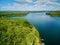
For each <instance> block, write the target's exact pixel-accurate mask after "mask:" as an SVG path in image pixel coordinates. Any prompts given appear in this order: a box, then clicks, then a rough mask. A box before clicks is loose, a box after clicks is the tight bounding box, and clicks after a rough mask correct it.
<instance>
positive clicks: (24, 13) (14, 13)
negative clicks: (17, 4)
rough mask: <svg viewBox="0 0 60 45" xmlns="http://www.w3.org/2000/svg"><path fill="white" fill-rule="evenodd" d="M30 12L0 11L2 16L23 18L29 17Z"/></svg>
mask: <svg viewBox="0 0 60 45" xmlns="http://www.w3.org/2000/svg"><path fill="white" fill-rule="evenodd" d="M28 13H29V12H27V11H0V17H1V16H22V15H27V14H28Z"/></svg>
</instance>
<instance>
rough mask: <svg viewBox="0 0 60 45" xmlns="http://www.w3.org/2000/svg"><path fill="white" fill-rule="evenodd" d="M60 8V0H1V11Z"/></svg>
mask: <svg viewBox="0 0 60 45" xmlns="http://www.w3.org/2000/svg"><path fill="white" fill-rule="evenodd" d="M48 10H49V11H51V10H60V0H0V11H48Z"/></svg>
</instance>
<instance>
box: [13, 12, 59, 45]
mask: <svg viewBox="0 0 60 45" xmlns="http://www.w3.org/2000/svg"><path fill="white" fill-rule="evenodd" d="M45 13H46V12H43V13H29V14H28V15H26V16H20V17H13V18H25V19H27V20H28V21H29V22H31V23H32V24H33V25H34V26H35V27H36V28H37V30H38V31H39V33H40V36H41V38H42V39H44V41H43V42H44V43H45V45H60V17H58V16H54V17H51V16H50V15H46V14H45Z"/></svg>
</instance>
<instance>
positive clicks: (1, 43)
mask: <svg viewBox="0 0 60 45" xmlns="http://www.w3.org/2000/svg"><path fill="white" fill-rule="evenodd" d="M38 37H39V33H38V31H37V30H36V28H35V27H34V26H33V25H32V24H31V23H29V22H28V21H27V20H25V19H22V18H0V45H38V41H37V38H38Z"/></svg>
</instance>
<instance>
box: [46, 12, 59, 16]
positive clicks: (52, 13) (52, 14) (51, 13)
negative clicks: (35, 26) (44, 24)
mask: <svg viewBox="0 0 60 45" xmlns="http://www.w3.org/2000/svg"><path fill="white" fill-rule="evenodd" d="M46 14H47V15H50V16H60V11H51V12H48V13H46Z"/></svg>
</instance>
